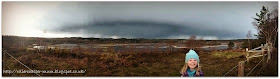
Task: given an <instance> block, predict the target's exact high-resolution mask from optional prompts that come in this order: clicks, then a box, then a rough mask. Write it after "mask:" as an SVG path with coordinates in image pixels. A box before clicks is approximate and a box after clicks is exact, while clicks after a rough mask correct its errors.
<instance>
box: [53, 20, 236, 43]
mask: <svg viewBox="0 0 280 79" xmlns="http://www.w3.org/2000/svg"><path fill="white" fill-rule="evenodd" d="M50 31H51V32H54V33H76V34H77V33H80V34H85V35H88V36H89V37H90V36H96V35H103V36H105V37H106V36H108V37H109V36H118V37H122V38H148V39H153V38H155V39H165V38H168V37H172V36H180V35H202V36H217V37H227V36H238V35H234V34H235V33H232V32H227V31H223V30H220V31H219V30H208V29H200V28H195V27H188V26H185V25H181V24H175V23H168V22H153V21H140V20H135V21H100V22H93V23H89V24H83V25H78V24H71V25H65V26H61V27H58V28H55V29H50Z"/></svg>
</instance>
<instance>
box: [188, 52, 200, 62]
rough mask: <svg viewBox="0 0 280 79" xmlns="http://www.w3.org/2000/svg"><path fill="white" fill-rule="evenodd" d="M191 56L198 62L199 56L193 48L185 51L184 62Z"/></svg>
mask: <svg viewBox="0 0 280 79" xmlns="http://www.w3.org/2000/svg"><path fill="white" fill-rule="evenodd" d="M191 58H195V59H196V60H197V63H199V56H198V55H197V53H196V52H195V51H194V50H192V49H191V50H190V51H189V52H188V53H186V60H185V63H187V62H188V60H189V59H191Z"/></svg>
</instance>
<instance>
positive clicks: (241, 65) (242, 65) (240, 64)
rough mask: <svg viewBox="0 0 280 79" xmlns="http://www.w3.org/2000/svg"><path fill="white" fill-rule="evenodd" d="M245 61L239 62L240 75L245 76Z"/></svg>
mask: <svg viewBox="0 0 280 79" xmlns="http://www.w3.org/2000/svg"><path fill="white" fill-rule="evenodd" d="M244 63H245V61H239V63H238V76H239V77H243V76H244Z"/></svg>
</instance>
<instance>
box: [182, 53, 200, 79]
mask: <svg viewBox="0 0 280 79" xmlns="http://www.w3.org/2000/svg"><path fill="white" fill-rule="evenodd" d="M180 73H181V76H182V77H193V76H203V73H202V71H201V69H200V66H199V56H198V55H197V53H196V52H195V51H194V50H190V51H189V52H188V53H187V54H186V59H185V65H184V66H183V68H182V69H181V72H180Z"/></svg>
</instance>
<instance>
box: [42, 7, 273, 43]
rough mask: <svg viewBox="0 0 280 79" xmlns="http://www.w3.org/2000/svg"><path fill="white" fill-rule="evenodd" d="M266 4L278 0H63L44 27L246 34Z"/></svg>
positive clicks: (166, 34)
mask: <svg viewBox="0 0 280 79" xmlns="http://www.w3.org/2000/svg"><path fill="white" fill-rule="evenodd" d="M262 5H266V6H269V7H270V8H272V6H277V5H278V3H277V2H263V3H262V2H65V3H64V2H61V3H60V5H59V6H57V8H55V9H53V10H51V11H49V13H47V14H46V15H45V17H43V19H41V20H40V22H41V25H43V26H40V27H38V29H40V30H47V32H49V33H60V34H76V35H77V34H79V36H81V37H83V36H87V37H97V36H96V35H99V36H98V37H112V36H117V37H120V38H171V37H172V38H175V39H176V38H179V37H180V36H190V35H197V36H205V37H207V36H212V37H217V38H221V39H224V38H246V33H247V32H248V31H249V30H252V32H253V33H256V29H255V28H254V27H253V25H252V24H251V22H252V21H253V18H252V17H253V16H254V15H255V13H256V12H259V10H260V8H261V6H262Z"/></svg>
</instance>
